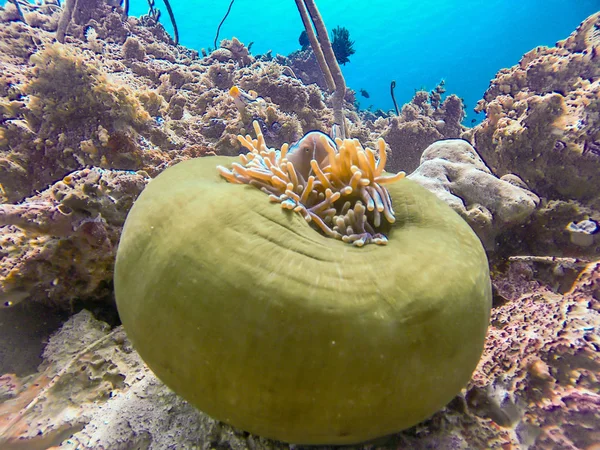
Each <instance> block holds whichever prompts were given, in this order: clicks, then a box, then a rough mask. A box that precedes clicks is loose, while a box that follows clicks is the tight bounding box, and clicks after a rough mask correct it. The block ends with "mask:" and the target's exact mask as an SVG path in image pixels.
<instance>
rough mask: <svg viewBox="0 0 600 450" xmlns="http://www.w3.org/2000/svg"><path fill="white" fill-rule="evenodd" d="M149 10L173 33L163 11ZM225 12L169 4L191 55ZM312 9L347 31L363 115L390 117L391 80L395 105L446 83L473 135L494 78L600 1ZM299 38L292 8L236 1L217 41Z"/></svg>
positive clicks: (492, 0) (431, 1)
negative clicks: (480, 105)
mask: <svg viewBox="0 0 600 450" xmlns="http://www.w3.org/2000/svg"><path fill="white" fill-rule="evenodd" d="M155 3H156V6H157V7H158V8H159V9H161V10H162V15H161V22H162V23H163V25H165V27H166V28H167V29H168V30H169V31H170V32H171V31H172V27H171V24H170V21H169V17H168V15H167V13H166V10H165V8H164V3H163V2H162V0H156V2H155ZM229 5H230V1H229V0H221V1H214V0H213V1H181V0H178V1H171V7H172V8H173V12H174V14H175V18H176V21H177V26H178V29H179V35H180V42H181V43H182V44H183V45H185V46H188V47H191V48H194V49H198V50H200V49H201V48H206V49H208V48H209V47H211V48H212V47H214V39H215V34H216V30H217V27H218V25H219V23H220V21H221V20H222V19H223V17H224V15H225V13H226V12H227V9H228V7H229ZM317 6H318V8H319V10H320V12H321V15H322V16H323V20H324V21H325V25H326V26H327V27H328V29H329V30H331V29H333V28H335V27H337V26H343V27H346V28H347V29H348V30H349V31H350V38H351V40H353V41H354V42H355V43H354V48H355V50H356V53H355V54H354V55H352V56H351V57H350V62H349V63H348V64H346V65H344V66H342V72H343V74H344V76H345V78H346V83H347V85H348V87H350V88H351V89H354V90H355V91H357V93H358V90H359V89H365V90H366V91H367V92H368V93H369V98H364V97H362V96H360V95H359V94H357V98H358V100H359V102H360V106H361V108H362V109H366V108H371V109H373V110H376V109H382V110H384V111H388V110H391V109H393V107H394V106H393V103H392V99H391V97H390V82H391V81H392V80H396V90H395V95H396V100H397V102H398V105H399V106H401V105H403V104H404V103H406V102H408V101H409V100H410V99H411V98H412V96H413V94H414V92H415V90H418V89H421V88H424V89H426V90H431V89H433V88H434V87H435V86H436V85H437V83H439V81H440V80H442V79H444V80H445V82H446V90H447V93H454V94H457V95H458V96H459V97H462V98H463V99H464V102H465V104H466V106H467V117H466V118H465V121H464V124H465V125H468V126H471V125H472V124H473V123H474V122H473V120H475V121H476V122H479V121H481V120H483V117H482V116H483V114H479V115H477V114H475V113H474V112H473V108H474V107H475V105H476V103H477V101H478V100H480V99H481V98H482V96H483V93H484V92H485V90H486V88H487V87H488V85H489V81H490V80H491V79H492V78H494V75H495V73H496V72H497V71H498V70H499V69H501V68H503V67H510V66H512V65H514V64H516V63H517V62H518V61H519V59H520V58H521V56H522V55H523V54H524V53H526V52H527V51H529V50H531V49H533V48H534V47H536V46H539V45H546V46H552V45H554V44H555V43H556V41H558V40H561V39H564V38H566V37H567V36H568V35H569V34H570V33H571V32H572V31H573V30H574V29H575V27H577V25H578V24H579V23H580V22H581V21H582V20H583V19H585V18H586V17H587V16H589V15H590V14H592V13H594V12H595V11H598V10H599V9H600V0H577V1H575V0H562V1H561V0H549V1H543V2H542V1H539V0H523V1H516V0H464V1H447V0H424V1H420V2H414V1H386V0H370V1H368V2H358V1H343V0H342V1H340V0H320V1H319V2H318V4H317ZM147 11H148V6H147V3H146V1H144V0H132V1H131V6H130V13H131V14H132V15H142V14H145V13H146V12H147ZM302 30H303V26H302V22H301V20H300V16H299V14H298V10H297V9H296V5H295V3H294V2H293V1H291V0H289V1H252V2H250V1H245V0H237V1H234V2H233V5H232V7H231V12H230V14H229V16H228V17H227V19H226V20H225V22H224V23H223V26H222V27H221V30H220V35H219V40H221V39H225V38H231V37H233V36H235V37H237V38H238V39H240V40H241V41H242V42H244V43H245V44H249V43H250V42H253V43H254V44H253V46H252V53H253V54H262V53H265V52H267V51H269V50H271V51H272V52H273V54H274V55H275V54H277V53H279V54H282V55H287V54H289V53H291V52H293V51H294V50H297V49H299V47H300V45H299V44H298V37H299V35H300V33H301V31H302ZM217 45H218V43H217Z"/></svg>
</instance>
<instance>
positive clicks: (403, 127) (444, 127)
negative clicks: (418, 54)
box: [373, 86, 464, 172]
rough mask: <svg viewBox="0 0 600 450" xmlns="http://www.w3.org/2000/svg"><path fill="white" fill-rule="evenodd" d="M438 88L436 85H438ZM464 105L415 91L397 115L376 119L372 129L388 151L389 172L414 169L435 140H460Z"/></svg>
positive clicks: (460, 102) (454, 97)
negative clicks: (378, 135) (384, 141)
mask: <svg viewBox="0 0 600 450" xmlns="http://www.w3.org/2000/svg"><path fill="white" fill-rule="evenodd" d="M438 87H439V86H438ZM463 118H464V105H463V103H462V100H461V99H460V98H459V97H457V96H456V95H449V96H448V97H446V99H445V100H444V101H443V102H441V98H440V97H439V94H438V93H437V92H436V91H435V90H434V91H433V93H428V92H426V91H417V92H416V93H415V95H414V97H413V99H412V100H411V102H410V103H407V104H405V105H404V106H403V107H402V110H401V113H400V116H398V117H390V118H380V119H377V120H376V121H375V122H374V124H373V128H374V129H375V131H376V132H378V133H380V134H381V137H383V138H384V139H385V140H386V142H387V143H388V144H389V146H390V148H391V151H392V152H391V155H390V158H389V164H390V169H391V170H393V171H396V170H399V168H400V167H402V169H403V170H406V171H407V172H412V171H413V170H415V169H416V168H417V167H418V166H419V163H420V158H421V154H422V153H423V151H424V150H425V149H426V148H427V147H428V146H429V145H431V144H433V143H434V142H435V141H439V140H442V139H451V138H458V137H460V134H461V132H462V131H463V127H462V125H461V121H462V120H463Z"/></svg>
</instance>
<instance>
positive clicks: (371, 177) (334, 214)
mask: <svg viewBox="0 0 600 450" xmlns="http://www.w3.org/2000/svg"><path fill="white" fill-rule="evenodd" d="M253 125H254V131H255V133H256V139H252V138H251V137H250V136H246V137H244V136H239V137H238V139H239V140H240V142H241V144H242V145H243V146H244V147H246V148H247V149H248V150H249V151H250V153H249V154H247V155H240V159H241V161H242V164H233V165H232V168H231V169H228V168H225V167H222V166H219V167H218V170H219V173H220V174H221V176H223V177H224V178H225V179H227V180H228V181H229V182H231V183H238V184H250V185H253V186H255V187H257V188H259V189H260V190H262V191H263V192H265V193H266V194H268V195H269V199H270V200H271V201H272V202H277V203H281V207H282V208H284V209H289V210H293V211H295V212H298V213H300V214H301V215H302V216H303V217H304V219H305V220H306V221H307V222H309V223H311V224H315V225H316V227H318V229H320V230H321V231H322V232H323V233H324V234H325V235H326V236H329V237H333V238H335V239H341V240H342V241H344V242H348V243H351V244H353V245H355V246H358V247H362V246H363V245H365V244H369V243H375V244H385V243H387V238H386V236H385V235H384V234H383V233H382V232H381V231H380V230H383V229H384V228H385V226H384V224H383V222H382V217H383V218H385V220H386V221H387V223H389V224H391V223H394V222H395V220H396V219H395V217H394V210H393V208H392V200H391V197H390V195H389V193H388V191H387V189H386V188H385V187H383V186H382V185H384V184H388V183H393V182H395V181H398V180H401V179H402V178H404V176H405V174H404V172H399V173H398V174H396V175H384V174H383V170H384V167H385V162H386V160H387V156H386V153H385V142H384V141H383V139H380V140H379V141H378V142H377V144H378V147H379V158H378V159H376V158H375V151H374V150H371V149H370V148H366V149H365V148H363V147H362V146H361V145H360V143H359V142H358V140H356V139H354V140H352V139H345V140H342V139H337V140H336V141H335V142H334V141H333V140H332V139H331V138H329V137H328V136H327V135H325V134H323V133H321V132H315V131H313V132H310V133H308V134H306V135H305V136H304V137H303V138H302V139H301V140H300V141H299V142H298V143H296V144H295V145H293V146H291V147H289V146H288V145H286V144H284V145H283V146H282V148H281V151H276V150H273V149H269V148H267V146H266V145H265V141H264V137H263V134H262V131H261V128H260V125H259V123H258V122H256V121H255V122H254V123H253Z"/></svg>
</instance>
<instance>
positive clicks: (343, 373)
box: [115, 157, 491, 444]
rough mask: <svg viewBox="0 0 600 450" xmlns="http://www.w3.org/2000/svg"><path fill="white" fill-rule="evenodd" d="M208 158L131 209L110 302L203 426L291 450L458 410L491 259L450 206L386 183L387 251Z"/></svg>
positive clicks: (476, 347)
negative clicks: (314, 223) (322, 225)
mask: <svg viewBox="0 0 600 450" xmlns="http://www.w3.org/2000/svg"><path fill="white" fill-rule="evenodd" d="M235 160H236V159H235V158H227V157H206V158H200V159H195V160H190V161H186V162H182V163H180V164H178V165H176V166H174V167H172V168H169V169H168V170H166V171H165V172H163V173H162V174H161V175H159V176H158V177H157V178H156V179H155V180H153V181H152V182H151V183H150V184H149V185H148V187H147V188H146V189H145V190H144V192H143V193H142V194H141V196H140V197H139V198H138V200H137V201H136V203H135V204H134V206H133V208H132V210H131V212H130V213H129V216H128V218H127V222H126V224H125V228H124V230H123V234H122V237H121V243H120V245H119V249H118V254H117V262H116V269H115V289H116V297H117V305H118V309H119V313H120V316H121V319H122V321H123V324H124V326H125V329H126V331H127V333H128V335H129V337H130V339H131V341H132V342H133V344H134V346H135V348H136V349H137V350H138V351H139V353H140V355H141V356H142V358H143V359H144V360H145V361H146V363H147V364H148V365H149V367H150V368H151V369H152V370H153V371H154V372H155V373H156V375H157V376H158V377H159V378H160V379H161V380H163V381H164V382H165V383H166V384H167V385H168V386H169V387H171V388H172V389H173V390H174V391H175V392H177V393H179V394H180V395H181V396H183V397H184V398H185V399H186V400H188V401H190V402H191V403H192V404H194V405H195V406H196V407H198V408H199V409H200V410H202V411H204V412H206V413H207V414H209V415H211V416H213V417H215V418H217V419H219V420H222V421H225V422H228V423H230V424H232V425H234V426H236V427H238V428H241V429H244V430H246V431H249V432H252V433H255V434H258V435H261V436H265V437H270V438H275V439H279V440H283V441H287V442H294V443H304V444H317V443H318V444H327V443H328V444H342V443H355V442H361V441H365V440H368V439H371V438H375V437H378V436H382V435H385V434H389V433H392V432H396V431H399V430H401V429H404V428H407V427H409V426H411V425H414V424H416V423H418V422H419V421H421V420H423V419H425V418H427V417H428V416H430V415H431V414H433V413H434V412H436V411H437V410H439V409H440V408H441V407H443V406H444V405H445V404H446V403H447V402H448V401H450V400H451V399H452V398H453V397H454V396H455V395H456V394H457V393H458V392H459V391H460V390H461V388H462V387H463V386H464V385H465V384H466V383H467V382H468V380H469V379H470V377H471V374H472V372H473V370H474V369H475V366H476V365H477V362H478V360H479V358H480V356H481V352H482V349H483V343H484V338H485V333H486V329H487V325H488V320H489V313H490V307H491V287H490V278H489V273H488V265H487V259H486V255H485V252H484V250H483V248H482V246H481V244H480V242H479V240H478V238H477V237H476V235H475V234H474V233H473V232H472V231H471V229H470V228H469V226H468V225H467V223H466V222H464V220H463V219H462V218H460V217H459V216H458V215H457V214H456V213H455V212H454V211H452V209H450V207H448V206H447V205H446V204H444V203H443V202H442V201H440V200H438V199H437V198H436V197H435V196H434V195H433V194H432V193H430V192H428V191H427V190H425V189H424V188H422V187H420V186H419V185H417V184H416V183H414V182H412V181H410V180H406V179H405V180H402V181H399V182H397V183H395V184H392V185H390V186H388V189H389V191H390V195H391V197H392V200H393V206H394V210H395V213H396V223H395V224H394V225H393V227H392V229H391V231H390V233H389V235H388V238H389V242H388V244H387V245H385V246H379V245H367V246H365V247H363V248H357V247H355V246H352V245H349V244H346V243H343V242H341V241H338V240H335V239H331V238H327V237H324V236H322V235H321V234H319V232H317V231H315V230H314V229H313V228H311V226H310V225H309V224H308V223H307V222H306V221H305V220H304V219H303V218H302V217H301V216H300V215H299V214H297V213H294V212H291V211H287V210H283V209H282V208H281V206H280V205H279V204H276V203H270V202H269V200H268V197H267V195H266V194H264V193H263V192H261V191H260V190H258V189H256V188H254V187H252V186H247V185H236V184H230V183H228V182H226V181H225V180H223V179H222V178H221V177H220V176H219V174H218V173H217V170H216V168H215V167H216V166H217V165H219V164H220V165H229V164H231V162H233V161H235Z"/></svg>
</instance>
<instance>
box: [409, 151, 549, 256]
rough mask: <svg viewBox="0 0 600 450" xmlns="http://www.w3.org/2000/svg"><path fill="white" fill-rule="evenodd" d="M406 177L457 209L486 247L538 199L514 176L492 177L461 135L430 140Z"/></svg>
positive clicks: (519, 220) (520, 219) (531, 209)
mask: <svg viewBox="0 0 600 450" xmlns="http://www.w3.org/2000/svg"><path fill="white" fill-rule="evenodd" d="M408 178H410V179H411V180H414V181H416V182H417V183H419V184H421V185H422V186H424V187H426V188H427V189H428V190H430V191H431V192H433V193H435V194H436V195H437V196H438V197H439V198H440V199H442V200H444V201H445V202H446V203H447V204H449V205H450V206H451V207H452V208H453V209H454V210H455V211H456V212H458V213H459V214H460V215H461V216H462V217H463V218H464V219H465V220H466V221H467V222H468V223H469V225H471V228H473V230H475V232H476V233H477V235H478V236H479V239H481V241H482V242H483V244H484V245H485V247H486V248H487V249H488V250H494V249H495V247H496V242H495V239H496V237H497V236H498V235H499V234H500V233H502V232H506V231H507V230H508V229H511V228H513V227H514V226H515V225H520V224H522V223H524V222H525V221H526V220H527V219H528V217H529V216H530V215H531V214H532V213H533V212H534V210H535V208H536V206H537V205H538V204H539V201H540V199H539V198H538V197H537V195H535V194H534V193H532V192H531V191H529V190H527V187H526V186H525V185H524V183H523V182H522V181H520V180H519V179H518V177H516V176H514V175H513V176H509V175H506V176H504V177H502V178H496V177H495V176H494V175H493V174H492V172H491V171H490V169H488V167H487V166H486V165H485V163H484V162H483V160H482V159H481V158H480V157H479V155H478V154H477V152H476V151H475V149H474V148H473V147H471V145H469V143H468V142H467V141H464V140H461V139H452V140H445V141H437V142H436V143H434V144H431V145H430V146H429V147H427V148H426V149H425V151H424V152H423V155H422V156H421V164H420V165H419V167H418V168H417V170H415V171H414V172H413V173H412V174H410V175H409V177H408Z"/></svg>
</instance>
